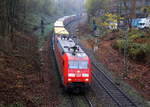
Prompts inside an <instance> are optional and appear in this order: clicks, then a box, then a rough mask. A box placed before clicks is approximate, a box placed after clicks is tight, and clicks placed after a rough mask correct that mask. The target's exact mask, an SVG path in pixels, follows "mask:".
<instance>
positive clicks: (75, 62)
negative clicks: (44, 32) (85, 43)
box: [54, 36, 91, 89]
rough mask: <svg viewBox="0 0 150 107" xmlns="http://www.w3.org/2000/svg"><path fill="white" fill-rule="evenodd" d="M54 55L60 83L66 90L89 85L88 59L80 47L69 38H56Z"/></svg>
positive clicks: (89, 69) (89, 67)
mask: <svg viewBox="0 0 150 107" xmlns="http://www.w3.org/2000/svg"><path fill="white" fill-rule="evenodd" d="M54 53H55V56H56V60H57V64H58V68H59V72H60V76H61V80H62V83H63V85H64V86H65V87H66V88H67V89H68V88H74V87H88V86H89V85H90V83H91V63H90V59H89V57H88V56H87V54H86V53H85V52H84V51H83V50H82V49H81V48H80V46H78V45H76V43H75V42H74V41H73V40H72V39H71V38H68V37H65V36H56V37H55V42H54Z"/></svg>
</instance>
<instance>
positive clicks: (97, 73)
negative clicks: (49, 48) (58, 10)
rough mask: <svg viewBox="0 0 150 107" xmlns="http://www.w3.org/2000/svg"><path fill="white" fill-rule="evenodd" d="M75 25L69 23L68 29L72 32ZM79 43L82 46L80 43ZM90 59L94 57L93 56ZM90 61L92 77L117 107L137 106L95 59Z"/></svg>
mask: <svg viewBox="0 0 150 107" xmlns="http://www.w3.org/2000/svg"><path fill="white" fill-rule="evenodd" d="M75 27H76V25H75V24H73V25H71V28H68V29H69V31H70V32H72V33H74V31H72V30H74V28H75ZM75 41H76V40H75ZM78 43H79V42H78ZM79 45H80V46H82V45H81V44H80V43H79ZM82 48H83V49H84V50H85V51H86V52H87V54H88V56H90V57H91V54H90V53H89V52H88V51H87V50H86V49H85V48H84V47H83V46H82ZM91 59H94V57H92V58H91ZM91 61H92V65H93V70H94V73H93V79H94V81H95V82H97V84H98V85H99V87H102V88H103V89H104V91H105V93H106V94H107V95H106V96H109V97H110V98H111V99H112V101H113V103H114V104H115V105H116V106H117V107H137V105H136V104H135V103H134V102H133V101H132V100H131V99H130V98H129V97H128V96H127V95H126V94H125V93H124V92H123V91H121V90H120V88H119V87H117V86H116V84H115V83H114V82H113V81H112V80H111V79H110V78H109V77H108V76H107V75H106V74H105V73H104V71H103V69H102V67H101V66H100V65H98V64H97V61H96V60H91Z"/></svg>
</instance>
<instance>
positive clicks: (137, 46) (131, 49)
mask: <svg viewBox="0 0 150 107" xmlns="http://www.w3.org/2000/svg"><path fill="white" fill-rule="evenodd" d="M148 31H149V30H147V29H146V30H143V31H141V30H137V29H132V30H131V31H130V32H129V33H128V34H127V35H128V40H127V42H128V44H127V45H128V49H127V51H128V55H129V57H130V58H132V59H135V60H138V61H144V62H147V63H149V60H148V58H149V57H150V35H149V32H148ZM118 34H119V39H117V40H116V41H115V43H114V44H113V48H115V49H118V50H119V51H120V52H124V48H125V45H126V40H125V39H124V34H123V32H121V33H118Z"/></svg>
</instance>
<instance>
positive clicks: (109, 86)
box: [92, 63, 137, 107]
mask: <svg viewBox="0 0 150 107" xmlns="http://www.w3.org/2000/svg"><path fill="white" fill-rule="evenodd" d="M92 65H93V66H94V70H95V72H94V73H93V77H94V79H95V80H96V81H97V82H98V84H99V85H100V86H101V87H102V88H103V89H104V90H105V91H106V93H107V94H108V95H109V96H110V97H111V98H112V100H113V101H114V102H115V103H116V105H117V106H118V107H137V105H136V104H135V103H134V102H133V101H132V100H131V99H130V98H129V97H128V96H126V95H125V94H124V92H122V91H121V90H120V89H119V88H118V87H117V86H116V85H115V84H114V83H113V82H112V80H111V79H110V78H109V77H108V76H107V75H106V74H105V73H104V72H103V71H101V69H100V68H99V66H98V65H96V64H95V63H92Z"/></svg>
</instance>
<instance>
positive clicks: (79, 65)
mask: <svg viewBox="0 0 150 107" xmlns="http://www.w3.org/2000/svg"><path fill="white" fill-rule="evenodd" d="M68 64H69V69H88V61H69V63H68Z"/></svg>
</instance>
